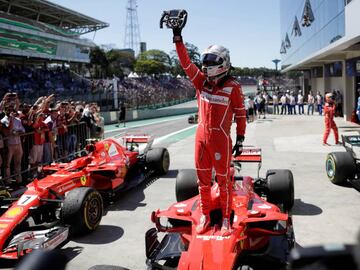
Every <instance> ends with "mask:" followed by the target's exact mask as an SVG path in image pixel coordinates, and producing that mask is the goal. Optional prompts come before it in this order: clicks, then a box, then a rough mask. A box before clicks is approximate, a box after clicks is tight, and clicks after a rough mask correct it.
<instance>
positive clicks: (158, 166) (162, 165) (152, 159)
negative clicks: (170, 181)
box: [146, 147, 170, 175]
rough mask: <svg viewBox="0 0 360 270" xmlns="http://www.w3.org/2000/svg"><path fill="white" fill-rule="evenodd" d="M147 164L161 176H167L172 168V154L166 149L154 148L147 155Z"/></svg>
mask: <svg viewBox="0 0 360 270" xmlns="http://www.w3.org/2000/svg"><path fill="white" fill-rule="evenodd" d="M146 163H147V164H148V165H149V167H150V168H151V169H154V170H155V172H156V173H157V174H159V175H164V174H167V172H168V171H169V167H170V154H169V151H168V150H167V149H166V148H162V147H159V148H152V149H150V150H149V151H148V152H147V154H146Z"/></svg>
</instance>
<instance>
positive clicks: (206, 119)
mask: <svg viewBox="0 0 360 270" xmlns="http://www.w3.org/2000/svg"><path fill="white" fill-rule="evenodd" d="M173 33H174V37H173V42H174V43H175V44H176V51H177V54H178V56H179V60H180V63H181V66H182V67H183V69H184V71H185V72H186V74H187V76H188V77H189V78H190V80H191V82H192V83H193V85H194V86H195V88H196V97H197V102H198V108H199V125H198V128H197V130H196V138H195V167H196V172H197V177H198V185H199V193H200V210H201V213H202V215H201V218H200V222H199V224H198V225H197V227H196V231H197V233H199V234H201V233H204V232H205V231H206V230H207V229H208V227H209V225H210V211H211V209H210V198H211V196H210V192H211V179H212V170H213V168H214V169H215V172H216V179H217V182H218V184H219V189H220V205H221V210H222V217H223V220H222V226H221V234H222V235H223V236H227V235H229V234H230V233H231V225H230V214H231V209H232V207H231V206H232V183H231V179H230V161H231V156H232V152H233V153H234V155H235V156H237V155H240V154H241V151H242V143H243V141H244V134H245V128H246V113H245V106H244V99H243V94H242V90H241V86H240V84H239V83H238V82H237V81H236V80H235V79H234V78H233V77H231V76H229V70H230V65H231V64H230V55H229V51H228V50H227V49H226V48H224V47H222V46H219V45H212V46H210V47H208V48H207V49H206V50H205V51H204V53H203V54H202V68H201V69H199V68H198V67H197V66H196V65H195V64H194V63H192V62H191V60H190V57H189V55H188V53H187V50H186V47H185V46H184V43H183V42H182V36H181V29H178V28H175V29H173ZM234 114H235V120H236V124H237V128H236V132H237V136H236V142H235V146H234V148H233V150H231V146H232V141H231V136H230V128H231V124H232V119H233V115H234Z"/></svg>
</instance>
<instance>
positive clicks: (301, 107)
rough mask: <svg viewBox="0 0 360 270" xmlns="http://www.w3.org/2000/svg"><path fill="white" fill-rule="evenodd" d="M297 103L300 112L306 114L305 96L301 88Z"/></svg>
mask: <svg viewBox="0 0 360 270" xmlns="http://www.w3.org/2000/svg"><path fill="white" fill-rule="evenodd" d="M297 104H298V107H299V114H304V96H303V95H302V92H301V90H300V91H299V94H298V99H297Z"/></svg>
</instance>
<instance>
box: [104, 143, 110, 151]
mask: <svg viewBox="0 0 360 270" xmlns="http://www.w3.org/2000/svg"><path fill="white" fill-rule="evenodd" d="M104 148H105V150H106V151H108V150H109V144H107V143H104Z"/></svg>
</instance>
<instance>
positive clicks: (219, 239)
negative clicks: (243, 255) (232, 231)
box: [196, 235, 230, 241]
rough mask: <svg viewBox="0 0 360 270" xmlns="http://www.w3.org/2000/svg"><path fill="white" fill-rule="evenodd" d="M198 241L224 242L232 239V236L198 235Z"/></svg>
mask: <svg viewBox="0 0 360 270" xmlns="http://www.w3.org/2000/svg"><path fill="white" fill-rule="evenodd" d="M196 238H197V239H202V240H204V241H209V240H216V241H223V240H226V239H230V236H221V235H197V236H196Z"/></svg>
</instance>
